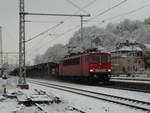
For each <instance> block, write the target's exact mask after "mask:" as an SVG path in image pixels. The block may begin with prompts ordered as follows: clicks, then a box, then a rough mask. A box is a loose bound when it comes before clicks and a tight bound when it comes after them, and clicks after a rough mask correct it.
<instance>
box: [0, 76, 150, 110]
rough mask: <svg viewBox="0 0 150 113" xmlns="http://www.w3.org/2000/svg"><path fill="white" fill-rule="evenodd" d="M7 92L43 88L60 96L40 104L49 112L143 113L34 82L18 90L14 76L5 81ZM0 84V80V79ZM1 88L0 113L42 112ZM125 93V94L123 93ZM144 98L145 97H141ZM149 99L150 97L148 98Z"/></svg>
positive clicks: (111, 90) (76, 85)
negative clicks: (57, 98) (5, 93)
mask: <svg viewBox="0 0 150 113" xmlns="http://www.w3.org/2000/svg"><path fill="white" fill-rule="evenodd" d="M50 82H51V83H59V84H63V85H71V86H74V87H80V88H84V89H89V90H95V91H97V92H104V93H111V94H115V95H124V96H128V97H134V96H135V98H141V100H148V99H149V98H148V97H150V95H149V94H147V93H139V94H138V93H137V92H133V93H131V92H128V91H121V90H120V91H119V90H118V91H117V90H116V91H115V90H114V89H107V88H102V87H98V86H87V85H79V84H71V83H70V84H69V83H62V82H58V81H50ZM7 84H8V85H7V93H9V94H10V93H12V92H17V91H18V90H19V91H21V92H24V93H26V94H28V95H29V94H30V93H32V91H33V90H34V89H38V90H43V91H45V92H46V94H48V95H54V96H57V97H59V98H60V100H61V102H60V103H52V104H49V105H46V104H44V105H43V104H42V107H43V108H44V109H46V110H48V111H49V113H144V111H141V110H137V109H133V108H130V107H126V106H122V105H118V104H114V103H111V102H107V101H102V100H97V99H93V98H90V97H85V96H81V95H77V94H73V93H68V92H65V91H60V90H57V89H53V88H48V87H44V86H40V85H36V84H31V83H29V87H30V88H29V90H20V89H17V88H16V84H17V80H16V78H9V79H8V82H7ZM0 86H2V80H1V79H0ZM2 93H3V88H2V87H0V95H1V96H0V113H43V112H42V111H40V110H39V109H38V108H37V107H36V106H29V107H26V106H24V105H22V104H21V105H20V104H18V102H17V100H16V99H15V98H13V99H10V98H5V97H3V96H2ZM125 93H126V94H125ZM142 98H145V99H142ZM149 100H150V99H149Z"/></svg>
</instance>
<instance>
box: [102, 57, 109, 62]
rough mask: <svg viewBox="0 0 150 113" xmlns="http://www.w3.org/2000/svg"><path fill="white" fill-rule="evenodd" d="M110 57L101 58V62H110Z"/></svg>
mask: <svg viewBox="0 0 150 113" xmlns="http://www.w3.org/2000/svg"><path fill="white" fill-rule="evenodd" d="M110 60H111V58H110V56H101V62H110Z"/></svg>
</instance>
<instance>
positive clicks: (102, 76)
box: [11, 51, 112, 82]
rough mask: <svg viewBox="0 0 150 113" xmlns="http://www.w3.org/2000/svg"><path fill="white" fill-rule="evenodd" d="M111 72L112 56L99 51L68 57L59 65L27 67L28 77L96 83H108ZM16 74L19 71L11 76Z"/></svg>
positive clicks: (49, 64) (47, 64)
mask: <svg viewBox="0 0 150 113" xmlns="http://www.w3.org/2000/svg"><path fill="white" fill-rule="evenodd" d="M111 71H112V69H111V54H110V53H105V52H97V51H94V52H93V51H88V52H84V53H82V54H81V53H80V54H74V55H69V56H66V57H64V58H63V59H61V60H60V62H59V64H57V63H53V62H48V63H42V64H38V65H34V66H28V67H26V73H27V77H41V78H46V77H50V76H54V77H59V78H62V79H64V78H69V79H74V80H79V79H82V80H87V81H96V82H108V81H109V79H110V75H111ZM16 72H17V69H16V70H14V71H13V72H12V73H11V74H14V73H16Z"/></svg>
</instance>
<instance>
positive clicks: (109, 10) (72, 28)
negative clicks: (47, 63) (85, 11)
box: [40, 0, 128, 49]
mask: <svg viewBox="0 0 150 113" xmlns="http://www.w3.org/2000/svg"><path fill="white" fill-rule="evenodd" d="M126 1H128V0H124V1H122V2H120V3H118V4H117V5H114V6H113V7H111V8H109V9H107V10H105V11H103V12H102V13H100V14H99V15H97V16H94V18H96V17H98V16H101V15H102V14H105V13H107V12H108V11H110V10H112V9H114V8H116V7H118V6H120V5H121V4H123V3H124V2H126ZM94 18H90V20H91V19H94ZM86 22H88V21H86ZM78 27H80V25H77V26H75V27H73V28H71V29H69V30H67V31H66V32H64V33H62V34H61V35H59V36H58V37H57V38H55V39H54V40H56V39H58V38H60V37H61V36H63V35H64V34H66V33H68V32H70V31H72V30H74V29H76V28H78ZM54 40H51V41H50V42H49V43H51V42H52V41H54ZM44 45H45V44H44ZM44 47H45V46H44ZM41 48H43V46H40V49H41Z"/></svg>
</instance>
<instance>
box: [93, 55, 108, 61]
mask: <svg viewBox="0 0 150 113" xmlns="http://www.w3.org/2000/svg"><path fill="white" fill-rule="evenodd" d="M110 60H111V58H110V56H91V61H92V62H110Z"/></svg>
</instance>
